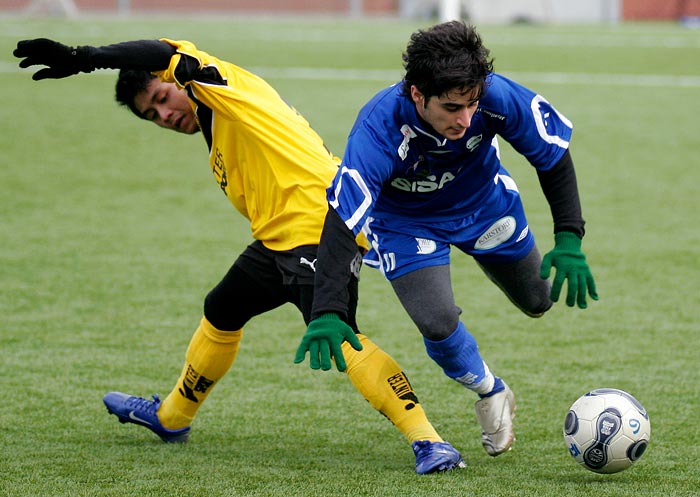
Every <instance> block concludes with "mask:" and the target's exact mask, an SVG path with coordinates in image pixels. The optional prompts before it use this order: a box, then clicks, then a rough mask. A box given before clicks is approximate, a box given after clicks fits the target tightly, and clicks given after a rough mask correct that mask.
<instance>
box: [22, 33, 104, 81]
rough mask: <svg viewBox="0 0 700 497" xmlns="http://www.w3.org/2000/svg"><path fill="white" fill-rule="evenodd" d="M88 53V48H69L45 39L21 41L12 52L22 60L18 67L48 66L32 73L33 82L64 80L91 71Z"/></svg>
mask: <svg viewBox="0 0 700 497" xmlns="http://www.w3.org/2000/svg"><path fill="white" fill-rule="evenodd" d="M89 53H90V47H69V46H67V45H64V44H62V43H59V42H57V41H53V40H49V39H47V38H37V39H34V40H22V41H20V42H18V43H17V48H15V50H14V51H13V52H12V54H13V55H14V56H15V57H19V58H21V59H23V60H21V61H20V62H19V67H30V66H37V65H43V66H48V67H45V68H43V69H40V70H38V71H37V72H36V73H34V75H33V76H32V79H33V80H35V81H39V80H40V79H46V78H51V79H59V78H66V77H68V76H72V75H73V74H78V73H79V72H81V71H83V72H90V71H92V70H93V68H92V67H91V66H90V56H89Z"/></svg>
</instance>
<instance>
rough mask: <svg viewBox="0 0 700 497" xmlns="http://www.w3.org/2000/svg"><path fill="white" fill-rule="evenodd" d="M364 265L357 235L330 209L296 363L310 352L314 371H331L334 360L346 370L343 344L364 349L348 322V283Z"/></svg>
mask: <svg viewBox="0 0 700 497" xmlns="http://www.w3.org/2000/svg"><path fill="white" fill-rule="evenodd" d="M361 263H362V259H361V257H360V253H359V251H358V248H357V242H356V240H355V234H354V233H353V232H352V230H350V229H349V228H348V227H347V226H346V225H345V223H344V222H343V220H342V219H341V217H340V215H338V213H337V212H336V211H335V209H333V208H332V207H330V208H329V209H328V213H327V214H326V219H325V221H324V225H323V232H322V234H321V242H320V245H319V247H318V253H317V255H316V276H315V283H314V303H313V307H312V311H311V322H310V323H309V327H308V329H307V330H306V334H305V335H304V337H303V338H302V341H301V343H300V344H299V347H298V349H297V353H296V356H295V357H294V362H295V363H297V364H298V363H300V362H303V361H304V357H305V356H306V352H307V351H308V352H309V364H310V366H311V368H312V369H323V370H324V371H327V370H329V369H331V359H335V362H336V367H337V368H338V370H339V371H345V369H346V364H345V358H344V357H343V352H342V349H341V345H342V343H343V341H345V340H347V341H348V342H349V343H350V345H352V346H353V347H354V348H355V349H356V350H362V345H361V344H360V341H359V340H358V338H357V336H356V335H355V331H354V330H353V329H352V328H351V327H350V326H348V324H347V323H346V322H345V321H346V319H347V313H348V299H349V293H348V283H349V282H350V278H353V277H357V274H354V273H356V272H357V271H359V267H360V264H361Z"/></svg>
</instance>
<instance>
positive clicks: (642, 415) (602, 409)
mask: <svg viewBox="0 0 700 497" xmlns="http://www.w3.org/2000/svg"><path fill="white" fill-rule="evenodd" d="M650 437H651V423H650V422H649V415H648V414H647V411H646V409H644V407H643V406H642V404H640V403H639V401H637V399H635V398H634V397H632V396H631V395H630V394H628V393H627V392H623V391H622V390H617V389H614V388H599V389H597V390H592V391H590V392H588V393H587V394H584V395H582V396H581V397H579V398H578V400H577V401H576V402H574V403H573V405H572V406H571V408H570V409H569V412H568V413H567V414H566V419H565V420H564V442H565V443H566V446H567V448H568V449H569V453H570V454H571V456H572V457H573V458H574V459H575V460H576V462H577V463H579V464H580V465H581V466H583V467H584V468H586V469H588V470H590V471H593V472H595V473H617V472H619V471H622V470H624V469H627V468H629V467H630V466H632V464H634V463H635V462H636V461H637V460H638V459H639V458H640V457H642V454H644V451H645V450H646V448H647V445H648V444H649V438H650Z"/></svg>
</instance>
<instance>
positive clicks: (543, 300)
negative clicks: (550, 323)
mask: <svg viewBox="0 0 700 497" xmlns="http://www.w3.org/2000/svg"><path fill="white" fill-rule="evenodd" d="M552 304H553V302H552V301H551V300H550V298H549V291H547V292H546V293H541V294H532V295H530V298H529V299H527V300H526V301H525V302H521V303H517V305H518V307H519V308H520V310H521V311H523V312H524V313H525V314H526V315H527V316H529V317H531V318H541V317H542V316H544V314H545V313H546V312H547V311H548V310H549V309H551V308H552Z"/></svg>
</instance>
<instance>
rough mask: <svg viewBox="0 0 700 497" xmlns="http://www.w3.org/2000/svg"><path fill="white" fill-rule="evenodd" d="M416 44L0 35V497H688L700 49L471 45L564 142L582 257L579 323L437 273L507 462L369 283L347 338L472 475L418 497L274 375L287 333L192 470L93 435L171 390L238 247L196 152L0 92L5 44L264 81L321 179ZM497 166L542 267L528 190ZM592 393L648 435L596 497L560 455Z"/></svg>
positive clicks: (98, 95)
mask: <svg viewBox="0 0 700 497" xmlns="http://www.w3.org/2000/svg"><path fill="white" fill-rule="evenodd" d="M426 25H427V23H424V24H418V23H415V22H413V23H406V22H399V21H390V20H366V21H347V20H332V19H315V20H314V19H311V20H308V19H307V20H300V19H295V20H291V19H286V20H285V19H279V20H273V19H243V18H230V19H203V20H197V21H195V22H192V21H185V20H174V19H146V18H139V19H132V20H123V19H122V20H112V21H109V20H105V19H85V20H79V21H61V20H24V19H19V18H0V80H1V81H2V85H1V87H2V93H3V103H2V106H1V107H0V112H1V113H2V119H1V120H0V126H2V133H0V150H2V153H1V154H0V162H1V163H2V182H1V183H0V188H1V194H0V214H1V217H0V240H1V243H0V282H1V290H0V313H1V314H2V324H0V378H1V383H2V399H3V401H2V405H0V450H1V451H2V454H1V456H0V494H2V495H6V496H8V497H19V496H32V497H36V496H119V497H124V496H143V497H145V496H163V495H166V496H201V497H214V496H245V497H253V496H285V497H292V496H303V497H311V496H324V497H325V496H430V497H435V496H513V495H517V496H538V497H540V496H561V495H568V496H584V495H606V496H635V497H637V496H654V497H658V496H659V495H663V496H666V497H675V496H692V495H700V465H699V463H698V460H699V459H700V451H699V450H698V446H699V445H700V435H699V433H700V430H699V429H698V421H700V373H698V361H699V360H700V353H699V348H698V331H699V329H700V326H699V320H698V318H697V312H698V309H700V283H699V281H700V253H699V250H698V246H699V245H700V230H699V229H698V227H697V224H696V220H695V218H694V216H695V215H696V214H697V213H698V211H699V210H700V200H699V197H698V184H700V168H698V156H699V155H700V141H699V139H698V136H700V135H698V129H699V128H698V115H700V64H698V61H699V60H700V32H698V31H692V30H684V29H682V28H680V27H677V26H675V25H671V24H664V25H659V24H649V25H642V24H635V25H621V26H615V27H610V26H607V27H602V26H586V27H581V26H551V27H545V26H539V27H537V26H499V27H497V26H484V27H483V28H482V29H481V32H482V34H483V37H484V39H485V42H486V45H487V46H489V47H491V49H492V53H493V55H494V56H495V62H496V68H497V70H499V71H501V72H504V73H505V74H507V75H511V76H513V77H515V78H516V79H518V80H520V81H521V82H522V83H524V84H526V85H528V86H530V87H531V88H533V89H535V90H537V91H538V92H540V93H542V94H543V95H544V96H545V97H547V98H548V100H550V101H551V102H552V103H554V104H555V105H556V106H557V107H558V109H559V110H560V111H561V112H563V113H564V114H566V115H567V117H569V118H570V119H571V120H572V121H573V122H574V124H575V133H574V139H573V142H572V147H571V149H572V153H573V157H574V161H575V163H576V166H577V171H578V177H579V183H580V189H581V194H582V199H583V204H584V215H585V217H586V219H587V222H588V224H587V236H586V238H585V241H584V249H585V251H586V253H587V256H588V260H589V262H590V265H591V267H592V270H593V272H594V275H595V277H596V281H597V284H598V289H599V293H600V297H601V298H600V301H599V302H595V303H593V304H592V305H591V306H590V307H589V309H587V310H586V311H580V310H572V309H570V308H567V307H566V306H564V305H563V304H559V305H557V306H555V308H554V309H553V310H552V311H551V312H549V313H548V314H547V316H546V317H544V318H542V319H540V320H532V319H529V318H527V317H525V316H524V315H522V314H520V313H519V312H518V311H517V310H516V309H515V308H514V307H513V306H512V305H511V304H510V303H509V302H508V301H507V299H506V298H505V297H504V296H503V295H502V294H500V293H499V291H498V290H497V289H496V288H495V287H494V286H493V285H491V284H490V283H489V282H488V281H487V280H486V278H485V277H484V276H483V275H482V274H481V273H480V271H479V270H478V268H476V267H475V265H474V264H473V262H472V261H471V260H470V259H469V258H467V257H465V256H463V255H462V254H454V258H453V261H454V262H453V264H454V267H453V278H454V286H455V293H456V298H457V300H458V304H459V305H460V306H461V307H462V308H463V309H464V314H463V319H464V321H465V322H466V323H467V326H468V327H469V328H470V329H471V330H472V332H473V333H474V334H475V335H476V336H477V339H478V340H479V343H480V346H481V351H482V353H483V355H484V356H485V358H486V360H487V361H488V362H489V364H490V366H491V368H492V369H493V370H494V371H495V372H496V373H497V374H499V375H501V376H503V377H504V378H505V379H507V381H508V382H509V384H510V385H511V387H512V388H513V389H514V391H515V393H516V396H517V398H518V409H519V410H518V417H517V419H516V431H517V438H518V440H517V442H516V445H515V447H514V450H513V451H511V452H510V453H508V454H505V455H503V456H501V457H498V458H495V459H493V458H490V457H488V456H487V455H486V454H485V453H484V452H483V451H482V449H481V446H480V442H479V431H480V430H479V428H478V425H477V423H476V420H475V418H474V414H473V408H472V404H473V402H474V400H475V398H474V396H473V395H472V394H470V393H469V392H467V391H465V390H464V389H462V388H461V387H459V386H457V385H456V384H455V383H454V382H451V381H449V380H448V379H447V378H446V377H445V376H444V375H443V374H442V372H441V371H440V370H439V369H438V367H437V366H436V365H435V364H434V363H433V362H432V361H431V360H429V359H428V357H427V355H426V354H425V351H424V348H423V344H422V340H421V338H420V336H419V333H418V332H417V331H416V330H415V329H414V327H413V326H412V324H411V323H410V322H409V320H408V318H407V316H405V314H404V312H403V311H402V309H401V308H400V307H399V305H398V303H397V301H396V298H395V297H394V296H393V294H392V292H391V289H390V287H389V285H388V284H386V283H385V282H384V280H383V279H382V277H381V275H379V274H378V273H376V272H374V271H372V270H371V269H369V268H365V270H364V271H363V279H362V283H361V293H362V298H361V311H360V316H359V318H360V322H361V325H362V327H363V328H364V329H365V330H366V332H367V333H368V335H370V336H371V337H372V338H373V339H374V340H375V341H376V342H377V343H379V344H380V345H381V346H383V348H384V349H386V350H387V351H388V352H389V353H391V354H392V355H393V356H394V357H395V358H396V359H397V360H398V361H399V362H400V364H401V365H402V366H403V368H404V369H405V371H406V372H407V373H408V374H409V376H410V378H411V380H412V383H413V386H414V387H415V389H416V391H417V392H418V394H419V395H420V398H421V401H422V403H423V406H424V407H425V409H426V411H427V412H428V415H429V416H430V418H431V420H432V421H433V423H434V424H435V426H436V427H437V428H438V430H439V431H440V432H441V434H442V435H443V437H445V438H446V439H447V440H449V441H450V442H451V443H452V444H453V445H455V446H456V447H457V448H459V449H460V450H461V451H462V453H463V455H464V457H465V459H466V461H467V464H468V467H467V468H466V469H464V470H460V471H454V472H451V473H448V474H439V475H429V476H417V475H415V473H414V471H413V463H414V458H413V454H412V452H411V449H410V447H409V445H408V444H407V442H406V441H405V440H404V439H403V437H402V435H401V434H400V433H399V432H398V431H397V430H396V429H394V428H393V427H392V426H391V425H390V423H388V422H387V421H386V420H385V419H384V418H383V417H382V416H380V415H379V414H377V413H376V412H375V411H373V410H372V409H371V408H370V407H369V406H368V405H367V404H366V402H365V401H364V400H363V399H362V398H361V397H360V396H359V395H358V394H357V393H356V392H355V390H354V389H353V388H351V386H350V383H349V382H348V381H347V380H346V378H345V377H344V375H342V374H339V373H337V372H332V373H320V372H312V371H311V370H309V368H308V366H307V364H308V363H306V364H304V365H303V366H299V365H294V364H293V363H292V358H293V355H294V351H295V350H296V346H297V343H298V340H299V339H300V337H301V335H302V334H303V332H304V326H303V323H302V321H301V319H300V317H299V316H298V314H297V312H296V310H295V309H293V308H292V307H290V306H288V307H284V308H281V309H279V310H277V311H275V312H272V313H269V314H267V315H264V316H260V317H258V318H256V319H255V320H253V321H252V322H250V323H249V324H248V326H247V327H246V337H245V339H244V342H243V344H242V347H241V352H240V354H239V356H238V360H237V362H236V364H235V365H234V367H233V368H232V370H231V371H230V372H229V373H228V375H227V376H226V377H225V378H224V380H222V381H221V383H220V384H219V385H218V386H217V388H216V390H215V391H214V393H213V394H212V395H211V396H210V397H209V399H208V401H207V403H206V404H205V406H204V407H203V408H202V409H201V410H200V414H199V416H198V418H197V421H196V423H195V425H194V430H193V433H192V436H191V438H190V443H188V444H187V445H184V446H173V445H166V444H163V443H161V442H160V440H159V439H157V438H156V437H155V436H154V435H152V434H151V433H149V432H148V431H147V430H144V429H141V428H139V427H136V426H133V425H128V426H126V425H119V424H118V423H117V420H116V418H115V417H114V416H108V414H107V412H106V410H105V408H104V406H103V405H102V400H101V399H102V396H103V395H104V393H105V392H107V391H110V390H121V391H126V392H129V393H133V394H138V395H142V396H149V395H150V394H151V393H160V394H161V395H165V394H167V393H168V392H169V391H170V389H171V388H172V386H173V384H174V382H175V380H176V378H177V376H178V374H179V372H180V368H181V366H182V362H183V360H184V352H185V348H186V346H187V343H188V342H189V338H190V336H191V334H192V332H193V330H194V328H195V326H196V325H197V323H198V320H199V317H200V315H201V306H202V301H203V298H204V295H205V294H206V292H207V291H208V290H209V289H210V288H211V287H212V286H213V285H214V284H215V283H217V282H218V281H219V279H220V277H221V276H222V275H223V274H224V272H225V271H226V270H227V269H228V267H229V265H230V264H231V263H232V262H233V260H234V258H235V257H236V255H237V254H238V253H239V252H240V251H241V250H242V249H243V247H245V246H246V245H247V244H248V243H249V242H250V241H251V238H250V233H249V229H248V225H247V223H246V222H245V220H244V219H243V218H241V217H240V216H239V215H238V214H237V213H236V212H235V211H234V210H233V209H232V208H231V207H230V205H229V203H228V201H227V199H225V198H224V196H223V195H221V193H220V192H219V190H218V188H217V187H216V184H215V183H214V181H213V180H212V177H211V173H210V172H209V168H208V161H207V156H206V147H205V144H204V142H203V140H202V139H201V137H198V136H194V137H184V136H181V135H177V134H175V133H166V132H164V131H162V130H160V129H158V128H157V127H156V126H152V125H147V124H143V123H141V122H139V121H138V120H137V119H135V118H133V117H132V116H131V115H130V114H129V113H128V111H127V110H125V109H121V108H118V107H117V105H116V104H115V103H114V102H113V96H112V93H113V85H114V80H115V77H114V73H110V72H102V73H99V74H94V75H80V76H76V77H73V78H69V79H66V80H60V81H42V82H33V81H32V80H31V77H30V74H31V73H30V72H29V71H19V70H17V69H16V63H17V61H16V60H15V59H14V58H13V57H12V55H11V51H12V49H13V48H14V46H15V44H16V42H17V40H19V39H24V38H34V37H42V36H46V37H51V38H55V39H58V40H60V41H63V42H65V43H68V44H103V43H111V42H117V41H123V40H128V39H138V38H157V37H163V36H166V37H171V38H183V39H189V40H192V41H194V42H196V43H197V45H198V46H199V47H200V48H201V49H203V50H206V51H209V52H211V53H214V54H217V55H218V56H220V57H222V58H225V59H229V60H232V61H235V62H237V63H238V64H239V65H242V66H245V67H248V68H252V69H254V70H255V71H257V72H258V73H259V74H261V75H263V76H265V77H266V78H267V79H268V80H269V81H270V82H271V83H272V84H273V85H274V86H275V87H276V88H277V89H278V90H279V91H280V93H281V94H282V95H283V96H284V98H285V99H286V100H287V101H289V102H290V103H292V104H294V105H295V106H296V107H297V108H298V109H299V110H300V111H301V112H302V113H303V114H305V115H306V117H307V118H308V119H309V121H310V122H311V123H312V125H313V126H314V127H315V128H316V129H317V130H318V131H319V132H320V134H321V135H322V136H323V137H324V138H325V140H326V141H327V144H328V145H329V147H330V148H331V149H333V150H334V151H335V152H336V153H337V154H341V153H342V151H343V147H344V143H345V137H346V135H347V132H348V131H349V128H350V126H351V124H352V122H353V120H354V116H355V114H356V112H357V110H358V109H359V107H360V106H361V105H362V104H363V103H364V102H365V101H366V100H367V99H368V98H369V97H370V96H371V95H372V94H373V93H374V92H376V91H377V90H379V89H380V88H382V87H384V86H386V85H387V84H390V83H392V82H394V80H397V79H398V78H400V76H401V61H400V55H401V52H402V50H403V48H404V47H405V43H406V41H407V39H408V36H409V35H410V33H411V32H412V31H413V30H414V29H416V28H417V27H423V26H426ZM503 148H504V150H503V151H502V152H503V158H504V162H505V163H506V165H507V166H509V170H510V171H511V173H512V174H513V175H514V176H515V178H516V179H517V180H518V183H519V186H520V189H521V192H522V193H523V196H524V200H525V205H526V208H527V209H528V212H529V219H530V225H531V229H532V230H533V231H534V233H535V235H536V236H537V237H538V241H539V245H540V248H541V249H542V250H543V251H546V250H549V249H550V248H551V246H552V237H551V218H550V215H549V211H548V207H547V205H546V203H545V201H544V198H543V196H542V194H541V192H540V190H539V187H538V184H537V179H536V175H535V174H534V171H533V170H532V169H531V168H529V166H528V165H527V164H526V163H525V162H524V161H523V160H522V159H521V158H519V157H517V156H516V155H515V154H514V153H513V152H512V151H511V150H510V149H508V148H507V147H506V146H505V145H504V147H503ZM598 387H615V388H621V389H624V390H627V391H629V392H631V393H632V394H633V395H635V396H636V397H637V398H638V399H639V400H640V401H641V402H642V403H643V404H644V405H645V407H646V408H647V410H648V411H649V413H650V416H651V422H652V440H651V444H650V447H649V450H648V451H647V453H646V454H645V456H644V457H643V458H642V460H641V461H640V462H639V463H638V464H636V465H635V466H634V467H632V468H631V469H630V470H628V471H625V472H623V473H620V474H617V475H611V476H602V475H596V474H594V473H590V472H587V471H585V470H584V469H582V468H581V467H579V466H578V465H576V464H575V463H574V462H573V461H572V460H571V458H570V456H569V454H568V452H567V449H566V447H565V446H564V443H563V439H562V435H561V431H562V423H563V419H564V416H565V414H566V411H567V410H568V407H569V406H570V404H571V403H572V402H573V401H574V400H575V399H576V398H577V397H578V396H579V395H581V394H582V393H584V392H586V391H588V390H590V389H593V388H598Z"/></svg>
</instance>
